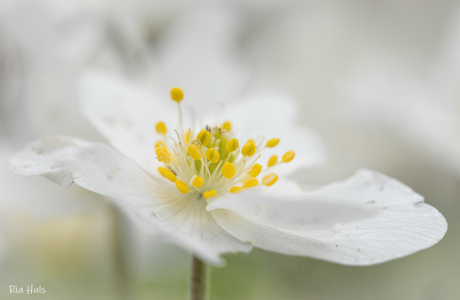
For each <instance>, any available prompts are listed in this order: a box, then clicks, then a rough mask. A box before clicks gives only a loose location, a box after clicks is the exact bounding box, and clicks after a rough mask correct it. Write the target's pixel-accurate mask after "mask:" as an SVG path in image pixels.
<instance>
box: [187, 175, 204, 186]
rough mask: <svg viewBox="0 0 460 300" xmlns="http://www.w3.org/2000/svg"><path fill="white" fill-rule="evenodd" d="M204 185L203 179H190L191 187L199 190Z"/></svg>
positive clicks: (196, 177) (195, 177)
mask: <svg viewBox="0 0 460 300" xmlns="http://www.w3.org/2000/svg"><path fill="white" fill-rule="evenodd" d="M203 183H204V179H203V177H200V176H196V175H193V177H192V179H191V180H190V185H193V186H194V187H196V188H200V187H201V186H202V185H203Z"/></svg>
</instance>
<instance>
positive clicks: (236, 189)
mask: <svg viewBox="0 0 460 300" xmlns="http://www.w3.org/2000/svg"><path fill="white" fill-rule="evenodd" d="M243 190H244V189H243V188H242V187H239V186H232V187H231V188H230V193H232V194H236V193H240V192H242V191H243Z"/></svg>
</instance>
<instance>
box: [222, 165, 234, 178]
mask: <svg viewBox="0 0 460 300" xmlns="http://www.w3.org/2000/svg"><path fill="white" fill-rule="evenodd" d="M222 175H223V176H224V177H225V178H227V179H232V178H233V176H235V165H234V164H232V163H231V162H226V163H225V164H224V166H223V167H222Z"/></svg>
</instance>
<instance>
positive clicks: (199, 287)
mask: <svg viewBox="0 0 460 300" xmlns="http://www.w3.org/2000/svg"><path fill="white" fill-rule="evenodd" d="M191 267H192V268H191V273H192V274H191V275H192V276H191V278H190V300H205V299H206V294H207V293H206V292H207V284H206V281H207V277H208V276H207V268H206V264H205V263H204V262H202V261H201V260H199V259H198V258H196V257H195V256H192V266H191Z"/></svg>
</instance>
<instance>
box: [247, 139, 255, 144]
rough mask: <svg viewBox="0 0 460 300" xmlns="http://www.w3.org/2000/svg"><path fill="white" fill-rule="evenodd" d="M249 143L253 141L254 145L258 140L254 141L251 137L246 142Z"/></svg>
mask: <svg viewBox="0 0 460 300" xmlns="http://www.w3.org/2000/svg"><path fill="white" fill-rule="evenodd" d="M247 143H253V144H254V145H255V144H256V142H255V141H254V139H249V140H248V141H247V142H246V144H247Z"/></svg>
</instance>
